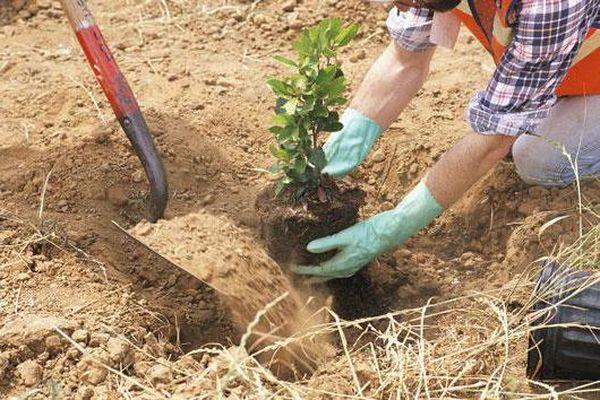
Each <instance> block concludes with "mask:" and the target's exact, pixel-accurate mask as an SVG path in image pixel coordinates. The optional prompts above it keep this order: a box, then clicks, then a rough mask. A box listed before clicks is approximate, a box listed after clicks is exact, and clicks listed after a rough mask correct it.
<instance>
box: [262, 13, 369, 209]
mask: <svg viewBox="0 0 600 400" xmlns="http://www.w3.org/2000/svg"><path fill="white" fill-rule="evenodd" d="M357 32H358V24H355V23H353V24H348V25H345V26H343V24H342V21H341V20H340V19H338V18H330V19H325V20H323V21H321V22H320V23H319V24H318V25H316V26H314V27H311V28H308V29H305V30H304V31H302V33H301V35H300V38H299V39H297V40H295V41H294V42H293V45H292V46H293V48H294V50H295V52H296V60H295V61H294V60H291V59H289V58H286V57H282V56H275V57H274V59H275V60H276V61H278V62H279V63H281V64H283V65H285V66H287V67H289V68H290V69H291V70H292V71H293V72H292V74H291V75H289V76H285V77H282V78H270V79H269V80H267V84H268V85H269V87H270V88H271V90H272V91H273V92H274V93H275V94H276V95H277V106H276V108H275V113H276V114H275V116H274V117H273V123H274V126H272V127H271V128H270V129H269V130H270V131H271V132H272V133H273V135H274V136H275V139H276V140H277V145H271V146H270V151H271V154H273V156H274V157H275V158H276V159H277V161H276V162H275V163H274V164H273V165H272V166H271V167H270V168H269V172H270V173H273V174H278V175H281V177H280V178H279V180H278V181H277V184H276V187H275V192H276V194H279V193H280V192H281V190H282V189H283V188H284V187H286V185H289V184H294V188H295V192H294V197H295V198H296V199H300V198H301V197H302V196H303V195H304V194H305V193H307V191H308V190H311V189H312V190H314V189H318V188H319V185H320V182H321V179H322V176H321V170H322V169H323V168H324V167H325V164H326V160H325V153H324V152H323V149H322V148H321V143H320V140H319V139H320V134H321V133H323V132H335V131H338V130H340V129H342V127H343V126H342V124H341V123H340V121H339V114H338V112H337V111H336V109H337V108H338V107H340V106H343V105H344V104H346V102H347V99H346V97H345V96H344V93H345V91H346V87H347V81H346V78H345V77H344V74H343V72H342V69H341V63H340V62H339V60H338V58H337V55H338V51H339V49H340V48H342V47H344V46H346V45H347V44H348V43H349V42H350V41H351V40H352V39H353V38H354V37H355V36H356V33H357Z"/></svg>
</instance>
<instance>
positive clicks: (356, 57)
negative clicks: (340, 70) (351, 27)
mask: <svg viewBox="0 0 600 400" xmlns="http://www.w3.org/2000/svg"><path fill="white" fill-rule="evenodd" d="M366 57H367V52H366V51H365V49H360V50H357V51H356V52H355V53H354V54H352V55H351V56H350V62H357V61H360V60H364V59H365V58H366Z"/></svg>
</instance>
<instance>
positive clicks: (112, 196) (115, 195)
mask: <svg viewBox="0 0 600 400" xmlns="http://www.w3.org/2000/svg"><path fill="white" fill-rule="evenodd" d="M106 198H107V199H108V201H109V202H110V203H111V204H112V205H113V206H115V207H123V206H125V205H127V202H128V201H129V196H128V195H127V191H126V190H125V189H123V188H120V187H117V186H113V187H110V188H108V189H107V190H106Z"/></svg>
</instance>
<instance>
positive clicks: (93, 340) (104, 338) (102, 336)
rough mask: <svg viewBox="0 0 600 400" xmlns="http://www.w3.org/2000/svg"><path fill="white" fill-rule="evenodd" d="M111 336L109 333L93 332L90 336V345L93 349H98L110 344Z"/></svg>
mask: <svg viewBox="0 0 600 400" xmlns="http://www.w3.org/2000/svg"><path fill="white" fill-rule="evenodd" d="M109 338H110V336H109V335H108V334H107V333H102V332H92V333H91V334H90V342H89V345H90V346H91V347H98V346H101V345H103V344H104V343H106V342H108V339H109Z"/></svg>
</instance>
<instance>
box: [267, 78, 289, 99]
mask: <svg viewBox="0 0 600 400" xmlns="http://www.w3.org/2000/svg"><path fill="white" fill-rule="evenodd" d="M267 85H269V87H270V88H271V90H272V91H273V92H275V94H276V95H278V96H287V95H288V94H289V90H288V86H287V84H286V83H285V82H284V81H282V80H279V79H276V78H271V79H268V80H267Z"/></svg>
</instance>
